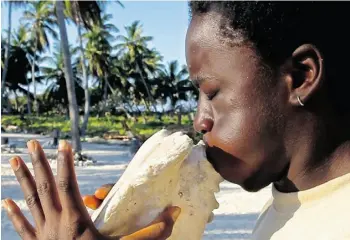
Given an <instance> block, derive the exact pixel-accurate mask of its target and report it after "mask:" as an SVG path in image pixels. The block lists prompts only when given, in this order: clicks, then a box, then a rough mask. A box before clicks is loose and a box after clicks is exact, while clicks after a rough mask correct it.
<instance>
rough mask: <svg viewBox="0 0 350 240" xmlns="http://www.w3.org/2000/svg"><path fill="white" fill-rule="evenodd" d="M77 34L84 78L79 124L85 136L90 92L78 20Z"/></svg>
mask: <svg viewBox="0 0 350 240" xmlns="http://www.w3.org/2000/svg"><path fill="white" fill-rule="evenodd" d="M78 36H79V45H80V51H81V66H82V69H83V79H84V83H85V86H84V94H85V107H84V120H83V124H82V125H81V129H80V133H81V135H82V136H85V132H86V129H87V125H88V121H89V116H90V93H89V81H88V77H87V69H86V66H85V54H84V50H83V40H82V39H83V36H82V34H81V25H80V22H79V24H78Z"/></svg>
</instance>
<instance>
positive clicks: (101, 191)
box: [95, 184, 114, 200]
mask: <svg viewBox="0 0 350 240" xmlns="http://www.w3.org/2000/svg"><path fill="white" fill-rule="evenodd" d="M113 186H114V184H105V185H102V186H101V187H100V188H98V189H97V190H96V192H95V197H96V198H98V199H100V200H104V199H105V198H106V197H107V195H108V193H109V192H110V191H111V189H112V188H113Z"/></svg>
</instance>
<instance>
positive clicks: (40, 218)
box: [10, 157, 45, 227]
mask: <svg viewBox="0 0 350 240" xmlns="http://www.w3.org/2000/svg"><path fill="white" fill-rule="evenodd" d="M10 165H11V167H12V169H13V171H14V173H15V176H16V178H17V181H18V182H19V184H20V185H21V188H22V191H23V193H24V198H25V200H26V203H27V206H28V208H29V210H30V212H31V213H32V215H33V217H34V221H35V224H36V226H38V227H39V226H42V225H43V224H44V220H45V217H44V213H43V210H42V208H41V203H40V200H39V197H38V193H37V190H36V186H35V181H34V178H33V176H32V174H31V173H30V171H29V169H28V167H27V166H26V164H25V163H24V162H23V160H22V159H21V158H20V157H14V158H12V159H11V160H10Z"/></svg>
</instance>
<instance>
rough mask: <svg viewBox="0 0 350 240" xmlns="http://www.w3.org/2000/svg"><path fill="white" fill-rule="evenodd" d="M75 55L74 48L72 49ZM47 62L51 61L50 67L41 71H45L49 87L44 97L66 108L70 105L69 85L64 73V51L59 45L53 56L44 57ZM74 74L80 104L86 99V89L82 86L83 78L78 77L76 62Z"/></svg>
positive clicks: (53, 103) (44, 76)
mask: <svg viewBox="0 0 350 240" xmlns="http://www.w3.org/2000/svg"><path fill="white" fill-rule="evenodd" d="M70 52H71V54H72V55H73V54H74V52H73V50H70ZM42 60H43V61H45V62H46V63H50V66H49V67H42V68H41V71H42V72H43V78H44V80H46V85H48V87H47V88H46V90H45V93H44V98H45V100H46V101H45V102H49V103H50V104H51V105H53V106H60V107H61V108H62V107H63V108H64V109H66V106H68V105H69V101H68V94H67V92H68V91H67V85H66V77H65V74H64V64H63V62H64V60H63V52H62V50H61V48H60V47H59V46H56V48H55V52H54V54H53V56H52V57H46V58H44V59H42ZM72 68H73V75H74V76H75V77H74V86H75V93H76V96H77V101H78V105H81V104H82V103H83V99H84V90H83V88H82V87H81V83H82V80H81V79H80V78H78V77H77V76H78V74H77V67H76V64H73V66H72Z"/></svg>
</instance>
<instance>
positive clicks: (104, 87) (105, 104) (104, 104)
mask: <svg viewBox="0 0 350 240" xmlns="http://www.w3.org/2000/svg"><path fill="white" fill-rule="evenodd" d="M104 79H105V85H104V86H103V113H105V112H106V109H107V90H108V85H109V82H108V77H107V74H105V76H104Z"/></svg>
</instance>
